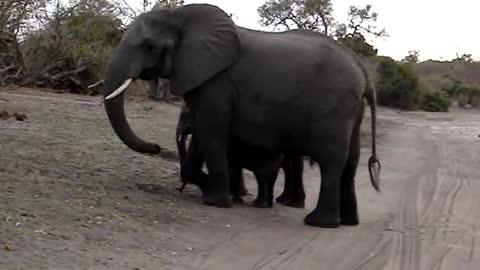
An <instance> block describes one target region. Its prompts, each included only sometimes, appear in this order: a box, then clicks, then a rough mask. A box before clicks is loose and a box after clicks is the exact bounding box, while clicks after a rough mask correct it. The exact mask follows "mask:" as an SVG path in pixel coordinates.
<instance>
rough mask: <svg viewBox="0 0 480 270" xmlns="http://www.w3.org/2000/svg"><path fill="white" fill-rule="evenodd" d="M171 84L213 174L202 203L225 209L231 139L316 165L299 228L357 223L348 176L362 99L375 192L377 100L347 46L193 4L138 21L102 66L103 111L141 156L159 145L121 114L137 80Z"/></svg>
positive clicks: (351, 173) (355, 160) (355, 150)
mask: <svg viewBox="0 0 480 270" xmlns="http://www.w3.org/2000/svg"><path fill="white" fill-rule="evenodd" d="M155 78H168V79H170V82H171V86H172V93H173V94H175V95H179V96H183V98H184V100H185V102H186V103H187V105H188V106H189V107H190V108H191V109H192V111H193V112H194V130H193V133H194V135H195V136H197V138H198V142H199V148H200V150H201V152H202V154H203V155H204V157H205V161H206V164H207V168H208V171H209V179H208V183H207V185H206V188H204V189H203V190H202V193H203V194H202V195H203V201H204V203H206V204H209V205H214V206H218V207H230V206H231V198H230V196H229V194H228V193H229V183H230V181H229V173H228V171H229V166H228V158H227V155H228V153H227V152H228V151H227V148H228V141H229V139H230V138H231V137H234V138H236V139H238V140H240V141H242V142H244V143H246V144H248V145H252V146H256V147H259V148H262V149H265V150H271V151H279V152H282V153H290V154H296V155H301V156H307V157H310V158H311V159H312V160H313V161H315V162H316V163H317V164H318V165H319V167H320V173H321V179H322V181H321V188H320V193H319V198H318V202H317V206H316V208H315V209H314V210H313V211H312V212H311V213H309V214H308V215H307V216H306V217H305V219H304V222H305V223H306V224H309V225H313V226H320V227H337V226H339V225H340V224H358V214H357V199H356V195H355V186H354V176H355V172H356V169H357V165H358V159H359V155H360V149H359V147H360V146H359V145H360V144H359V138H360V137H359V130H360V124H361V122H362V119H363V112H364V106H365V104H364V99H363V98H366V99H367V100H368V102H369V104H370V109H371V113H372V118H371V119H372V156H371V157H370V159H369V164H368V167H369V171H370V180H371V183H372V185H373V186H374V187H375V188H376V189H377V190H378V188H379V181H380V179H379V177H378V173H379V169H380V166H378V167H376V166H375V165H376V164H378V165H380V163H379V161H378V159H377V156H376V150H375V131H376V130H375V123H376V110H375V108H376V98H375V90H374V88H373V86H372V83H371V81H370V79H369V78H368V76H367V74H366V71H365V68H364V67H363V66H362V65H361V63H360V62H359V61H358V60H357V59H356V57H355V55H354V54H352V53H351V52H350V51H349V50H347V49H346V48H345V47H342V46H341V45H339V44H338V43H336V42H335V41H334V40H332V39H330V38H329V37H326V36H324V35H322V34H319V33H314V32H312V31H306V30H293V31H287V32H282V33H269V32H260V31H254V30H250V29H246V28H242V27H238V26H236V25H235V24H234V23H233V21H232V20H231V19H230V17H229V16H228V15H227V14H226V13H225V12H224V11H223V10H221V9H220V8H218V7H216V6H212V5H208V4H191V5H186V6H184V7H180V8H175V9H155V10H152V11H150V12H146V13H144V14H141V15H140V16H138V17H137V18H136V19H135V20H134V21H133V22H132V24H131V25H130V27H129V29H128V30H127V31H126V32H125V34H124V35H123V38H122V40H121V42H120V44H119V45H118V47H117V48H116V50H115V52H114V54H113V56H112V57H111V59H110V62H109V63H108V67H107V71H106V78H105V106H106V111H107V114H108V118H109V120H110V123H111V125H112V127H113V129H114V130H115V132H116V134H117V135H118V137H119V138H120V139H121V140H122V141H123V142H124V143H125V144H126V145H128V146H129V147H130V148H132V149H133V150H135V151H139V152H142V153H151V154H155V153H159V152H160V150H161V148H160V146H159V145H157V144H153V143H148V142H145V141H144V140H142V139H140V138H138V137H137V136H136V135H135V134H134V132H133V131H132V130H131V128H130V126H129V124H128V122H127V120H126V116H125V112H124V98H123V93H124V91H125V89H126V88H127V87H128V85H129V83H130V82H131V81H132V80H134V79H142V80H152V79H155Z"/></svg>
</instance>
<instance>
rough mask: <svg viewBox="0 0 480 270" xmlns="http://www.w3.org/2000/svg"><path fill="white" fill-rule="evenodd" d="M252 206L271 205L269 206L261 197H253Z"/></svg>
mask: <svg viewBox="0 0 480 270" xmlns="http://www.w3.org/2000/svg"><path fill="white" fill-rule="evenodd" d="M252 206H253V207H255V208H271V207H272V206H269V205H268V203H267V201H266V200H262V199H258V198H257V199H255V200H253V203H252Z"/></svg>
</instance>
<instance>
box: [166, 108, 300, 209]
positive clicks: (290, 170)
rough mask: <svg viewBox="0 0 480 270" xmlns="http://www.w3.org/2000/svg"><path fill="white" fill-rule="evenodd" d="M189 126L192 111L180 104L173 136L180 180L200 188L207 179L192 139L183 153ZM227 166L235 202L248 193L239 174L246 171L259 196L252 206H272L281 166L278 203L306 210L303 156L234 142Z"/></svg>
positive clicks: (190, 129)
mask: <svg viewBox="0 0 480 270" xmlns="http://www.w3.org/2000/svg"><path fill="white" fill-rule="evenodd" d="M192 127H193V115H192V112H191V110H190V109H189V108H188V106H187V105H186V104H183V105H182V109H181V111H180V117H179V119H178V123H177V128H176V134H175V137H176V142H177V151H178V154H179V157H180V164H181V165H180V172H181V178H182V181H183V182H184V183H187V182H190V183H193V184H195V185H197V186H199V187H202V179H207V177H208V176H207V175H206V174H205V173H203V171H202V170H201V167H202V166H203V163H204V159H203V157H202V156H201V153H200V151H195V149H198V147H197V146H196V145H195V143H196V142H195V139H192V144H190V145H189V149H188V151H187V150H186V149H187V146H186V145H187V142H186V140H187V136H188V135H190V134H191V133H192ZM187 152H188V155H187ZM229 164H230V177H231V181H230V182H231V186H230V192H231V195H232V196H233V200H234V201H235V202H243V199H242V196H244V195H246V194H247V189H246V187H245V183H244V179H243V174H242V169H243V168H245V169H248V170H250V171H252V172H253V173H254V175H255V177H256V180H257V184H258V195H257V198H256V199H255V200H254V202H253V206H255V207H259V208H265V207H272V206H273V188H274V185H275V181H276V178H277V175H278V171H279V169H280V167H281V168H282V169H283V171H284V175H285V186H284V191H283V193H282V194H281V195H280V196H279V197H278V198H277V202H278V203H281V204H284V205H286V206H291V207H296V208H303V207H305V190H304V187H303V159H302V157H299V156H286V157H284V155H283V154H281V153H277V154H275V153H274V154H268V153H262V150H261V149H255V148H252V147H249V146H248V145H244V144H242V143H241V142H235V141H233V142H232V143H231V144H230V148H229ZM188 179H190V180H188ZM203 181H204V180H203Z"/></svg>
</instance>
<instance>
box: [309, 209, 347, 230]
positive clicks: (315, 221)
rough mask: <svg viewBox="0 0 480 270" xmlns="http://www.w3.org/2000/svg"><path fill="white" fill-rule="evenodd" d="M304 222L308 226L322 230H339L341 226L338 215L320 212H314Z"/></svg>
mask: <svg viewBox="0 0 480 270" xmlns="http://www.w3.org/2000/svg"><path fill="white" fill-rule="evenodd" d="M303 221H304V223H305V224H306V225H309V226H315V227H321V228H337V227H338V226H339V225H340V218H339V217H338V216H337V215H332V214H330V215H328V214H324V213H321V212H320V211H318V210H313V211H312V212H311V213H310V214H308V215H307V216H306V217H305V218H304V219H303Z"/></svg>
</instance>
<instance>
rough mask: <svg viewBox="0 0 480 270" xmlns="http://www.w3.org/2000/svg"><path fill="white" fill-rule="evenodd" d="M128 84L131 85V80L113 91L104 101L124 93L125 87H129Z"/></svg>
mask: <svg viewBox="0 0 480 270" xmlns="http://www.w3.org/2000/svg"><path fill="white" fill-rule="evenodd" d="M130 83H132V79H130V78H129V79H127V80H126V81H125V82H124V83H123V84H122V85H120V87H118V88H117V89H116V90H115V91H113V93H111V94H110V95H108V96H106V97H105V99H106V100H107V99H112V98H114V97H116V96H118V95H120V94H121V93H123V91H125V89H127V87H128V86H129V85H130Z"/></svg>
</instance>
